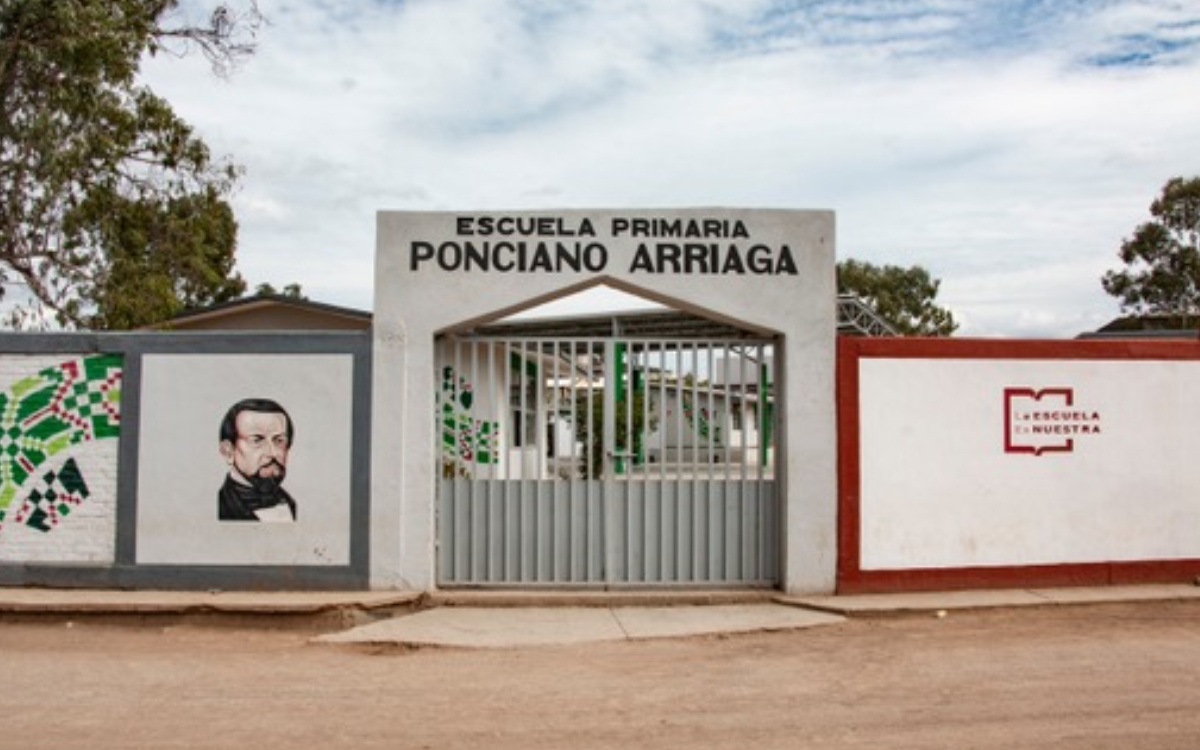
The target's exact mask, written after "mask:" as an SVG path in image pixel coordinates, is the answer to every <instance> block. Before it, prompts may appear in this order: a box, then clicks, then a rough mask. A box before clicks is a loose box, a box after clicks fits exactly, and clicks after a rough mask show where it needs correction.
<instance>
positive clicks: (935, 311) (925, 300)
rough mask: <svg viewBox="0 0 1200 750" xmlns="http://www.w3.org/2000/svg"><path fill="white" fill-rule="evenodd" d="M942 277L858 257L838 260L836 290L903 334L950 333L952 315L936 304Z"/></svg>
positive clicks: (953, 329)
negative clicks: (853, 297) (848, 295)
mask: <svg viewBox="0 0 1200 750" xmlns="http://www.w3.org/2000/svg"><path fill="white" fill-rule="evenodd" d="M939 286H941V281H939V280H938V279H934V278H933V277H931V276H930V275H929V271H927V270H925V269H924V268H922V267H921V266H912V267H911V268H901V267H899V266H876V265H873V264H871V263H866V262H863V261H858V260H844V261H841V262H840V263H838V264H837V288H838V293H839V294H853V295H855V296H857V297H858V298H859V299H861V300H862V301H863V302H865V303H867V304H868V305H870V306H871V308H872V309H874V310H875V312H876V313H877V314H878V315H879V316H880V317H881V318H883V319H884V320H886V321H887V322H888V323H890V324H891V325H892V327H893V328H895V329H896V331H897V332H899V333H900V334H902V335H905V336H949V335H951V334H953V333H954V331H955V329H957V328H958V324H957V323H955V322H954V315H953V314H951V312H950V311H949V310H947V309H945V308H944V307H940V306H939V305H937V304H936V302H935V300H936V299H937V293H938V287H939Z"/></svg>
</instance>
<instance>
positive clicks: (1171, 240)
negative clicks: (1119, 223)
mask: <svg viewBox="0 0 1200 750" xmlns="http://www.w3.org/2000/svg"><path fill="white" fill-rule="evenodd" d="M1150 215H1151V216H1153V217H1154V218H1153V219H1151V220H1150V221H1147V222H1145V223H1143V224H1141V225H1139V226H1138V227H1137V229H1135V230H1134V232H1133V236H1132V237H1130V238H1128V239H1126V240H1124V241H1123V242H1122V243H1121V251H1120V253H1118V257H1120V259H1121V262H1122V263H1124V264H1125V268H1124V269H1123V270H1120V271H1109V272H1107V273H1105V274H1104V276H1103V278H1101V280H1100V283H1101V284H1102V285H1103V286H1104V291H1106V292H1108V293H1109V294H1111V295H1112V296H1114V297H1116V298H1117V299H1119V300H1120V301H1121V311H1122V312H1126V313H1132V314H1134V315H1138V316H1144V315H1166V316H1170V317H1172V318H1175V319H1178V320H1180V322H1181V324H1182V325H1183V326H1185V327H1191V326H1195V325H1196V323H1197V321H1198V319H1200V177H1193V178H1191V179H1188V180H1185V179H1183V178H1182V177H1174V178H1172V179H1170V180H1168V181H1167V183H1166V184H1165V185H1163V188H1162V194H1161V195H1159V197H1158V198H1156V199H1155V200H1154V202H1153V203H1151V204H1150Z"/></svg>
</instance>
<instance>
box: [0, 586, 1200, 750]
mask: <svg viewBox="0 0 1200 750" xmlns="http://www.w3.org/2000/svg"><path fill="white" fill-rule="evenodd" d="M310 635H311V634H310V633H304V632H297V631H294V630H290V631H268V630H234V629H226V628H213V627H195V626H173V627H167V628H163V627H154V626H147V627H141V628H133V627H125V626H120V627H118V626H112V625H107V626H105V625H96V624H87V623H76V624H73V625H72V626H67V625H66V624H63V623H58V624H53V625H49V624H14V623H0V675H2V679H3V690H2V691H0V715H2V716H3V724H2V725H0V748H22V749H26V750H34V749H36V748H47V749H49V748H53V749H54V750H69V749H71V748H88V749H89V750H93V749H96V748H155V750H164V749H167V748H233V747H246V748H251V747H253V748H322V750H328V749H330V748H458V747H463V748H465V747H478V748H488V749H489V750H503V749H505V748H514V749H515V748H521V749H522V750H530V749H534V750H537V749H542V748H545V749H549V748H640V747H647V748H664V749H667V750H671V749H675V748H678V749H681V750H682V749H683V748H686V749H687V750H697V749H698V748H737V749H738V750H746V749H748V748H754V749H755V750H761V749H763V748H822V749H830V748H954V749H955V750H965V749H967V748H1005V749H1006V750H1007V749H1010V748H1020V749H1021V750H1030V749H1031V748H1077V749H1078V750H1105V749H1108V748H1111V749H1112V750H1118V749H1119V750H1134V749H1139V750H1140V749H1143V748H1152V749H1159V748H1178V750H1196V748H1200V603H1198V602H1190V603H1150V604H1130V605H1106V606H1094V607H1069V608H1055V609H1037V610H1001V611H988V612H976V613H966V614H953V613H952V614H951V615H949V616H948V617H946V618H944V619H937V618H933V617H925V616H921V617H906V618H901V619H883V620H856V621H850V622H847V623H845V624H842V625H834V626H828V627H822V628H816V629H813V630H805V631H797V632H789V633H765V634H756V635H745V636H734V637H728V638H706V639H689V640H677V641H647V642H621V643H608V644H600V645H588V646H578V647H563V648H548V649H522V650H511V651H493V652H487V651H483V652H480V651H450V650H419V651H407V652H396V651H393V652H380V653H367V652H362V651H350V650H345V649H340V648H335V647H329V646H317V645H309V644H308V643H307V640H308V638H309V636H310Z"/></svg>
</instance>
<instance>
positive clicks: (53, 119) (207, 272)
mask: <svg viewBox="0 0 1200 750" xmlns="http://www.w3.org/2000/svg"><path fill="white" fill-rule="evenodd" d="M176 5H177V0H5V2H4V3H3V4H2V5H0V299H4V297H5V293H6V292H12V291H13V289H14V287H24V289H25V290H27V293H25V294H16V295H13V294H10V295H8V299H7V300H5V302H6V306H7V307H8V308H9V310H10V312H9V313H8V315H7V320H6V322H7V323H8V324H9V325H12V326H14V327H25V326H28V325H31V324H34V325H36V324H37V322H38V321H39V320H40V321H44V322H48V321H49V319H50V318H53V319H54V320H55V321H56V322H57V323H58V324H59V325H61V326H64V327H83V328H128V327H133V326H136V325H140V324H142V323H147V322H154V321H159V320H165V319H167V318H169V317H171V316H172V315H174V314H175V313H177V312H179V311H180V310H182V309H184V308H185V307H193V306H198V305H204V304H211V303H214V302H220V301H224V300H228V299H231V298H233V297H236V296H238V295H240V294H241V293H242V291H243V290H244V289H245V282H244V281H243V280H242V279H241V277H240V276H239V275H238V274H237V273H236V272H235V271H234V250H235V247H236V237H237V224H236V222H235V221H234V218H233V213H232V211H231V209H230V207H229V205H228V202H227V200H226V198H227V196H228V195H229V194H230V191H231V190H232V189H233V187H234V184H235V182H236V181H237V179H238V177H239V176H240V173H241V170H240V168H238V167H237V166H235V165H233V164H231V163H228V162H225V161H221V160H216V159H214V158H213V157H212V155H211V154H210V153H209V149H208V147H207V146H206V145H205V144H204V142H203V141H202V140H201V139H200V138H198V137H197V136H196V135H195V134H194V133H193V132H192V129H191V128H190V127H189V126H188V125H187V124H186V123H185V122H184V121H183V120H181V119H180V118H179V117H177V116H176V115H175V113H174V112H173V111H172V110H171V107H170V105H169V104H168V103H167V102H166V101H164V100H163V99H161V98H159V97H158V96H156V95H155V94H154V93H153V92H151V91H150V90H149V89H147V88H145V87H143V86H139V85H137V84H136V76H137V72H138V66H139V64H140V61H141V59H142V56H143V55H144V54H151V55H153V54H158V53H171V54H185V53H187V52H188V51H190V50H194V49H199V50H200V51H201V52H202V53H203V54H204V55H205V56H206V57H207V58H208V59H209V61H210V62H211V63H212V66H213V69H214V71H215V72H217V73H218V74H224V73H226V72H228V71H229V70H230V69H231V68H232V67H233V66H234V65H235V64H236V63H237V62H238V61H239V60H240V59H242V58H244V57H245V56H247V55H249V54H251V53H252V52H253V50H254V43H253V34H254V33H255V31H256V30H257V28H258V26H259V24H260V22H261V16H259V14H258V11H257V8H256V7H255V6H253V5H251V6H250V8H249V9H248V10H245V11H241V12H239V11H235V10H234V9H232V8H231V7H230V6H228V5H224V4H222V5H220V6H218V7H217V8H216V9H215V10H214V11H213V12H212V14H211V15H210V16H209V17H208V20H207V22H206V23H204V24H202V25H188V24H186V23H180V24H177V23H176V21H175V19H176V18H177V14H178V11H177V9H176Z"/></svg>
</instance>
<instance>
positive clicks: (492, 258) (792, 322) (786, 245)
mask: <svg viewBox="0 0 1200 750" xmlns="http://www.w3.org/2000/svg"><path fill="white" fill-rule="evenodd" d="M375 279H376V288H375V320H374V340H375V347H374V363H373V371H374V377H373V381H374V383H373V393H374V409H373V411H372V425H373V426H372V432H373V440H372V492H371V497H372V508H371V567H370V570H371V584H372V586H373V587H375V588H402V589H411V590H429V589H432V588H433V587H434V586H435V575H436V573H435V558H436V550H435V540H436V529H435V520H434V510H433V509H434V501H435V488H436V472H435V469H434V466H435V451H436V449H437V442H436V436H435V434H434V420H433V419H432V415H433V414H434V408H435V396H436V384H435V382H434V339H435V336H436V335H437V334H439V333H440V332H443V331H446V330H448V329H457V328H462V327H464V326H465V327H470V326H472V325H475V324H477V323H481V322H484V321H488V320H493V319H496V318H500V317H504V316H507V315H510V314H512V313H514V312H517V311H519V310H521V309H525V308H527V307H530V306H533V305H537V304H541V303H543V302H547V301H549V300H552V299H554V298H557V297H560V296H564V295H568V294H572V293H574V292H577V291H580V290H582V289H585V288H588V287H591V286H594V285H596V284H607V285H610V286H613V287H615V288H618V289H622V290H625V291H630V292H633V293H636V294H639V295H641V296H644V297H647V298H649V299H653V300H655V301H659V302H662V303H664V304H667V305H670V306H672V307H676V308H679V309H683V310H688V311H692V312H695V313H697V314H700V315H702V316H704V317H708V318H711V319H715V320H718V321H722V322H727V323H731V324H735V325H737V326H739V327H742V328H746V329H750V330H757V331H762V332H763V333H771V334H776V335H777V336H778V340H779V341H780V344H779V346H778V349H779V354H778V355H777V356H779V357H780V359H781V361H782V367H781V368H780V372H781V373H782V376H781V380H782V382H781V383H780V384H779V385H781V386H782V388H781V389H780V391H781V392H780V394H779V397H778V405H777V408H778V410H779V412H780V415H781V417H782V420H781V435H780V436H779V437H780V440H779V443H778V445H779V450H780V451H782V452H784V453H785V454H786V456H787V460H786V462H781V464H782V465H784V466H786V467H787V468H786V471H784V472H783V476H782V477H781V484H782V496H783V498H784V503H785V505H784V509H783V516H784V519H783V531H784V533H783V537H784V538H783V560H782V571H783V575H782V579H783V580H782V586H783V587H784V588H785V589H786V590H787V591H789V592H808V591H832V590H833V587H834V582H835V573H836V505H837V503H836V436H835V423H834V416H835V414H834V412H835V409H834V361H835V329H836V317H835V314H836V303H835V300H836V294H835V282H834V222H833V214H832V213H830V212H824V211H787V210H730V209H687V210H674V209H672V210H628V211H626V210H596V211H590V210H569V211H568V210H547V211H530V212H490V213H475V212H434V213H425V212H422V213H410V212H383V213H380V214H379V217H378V227H377V248H376V273H375Z"/></svg>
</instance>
